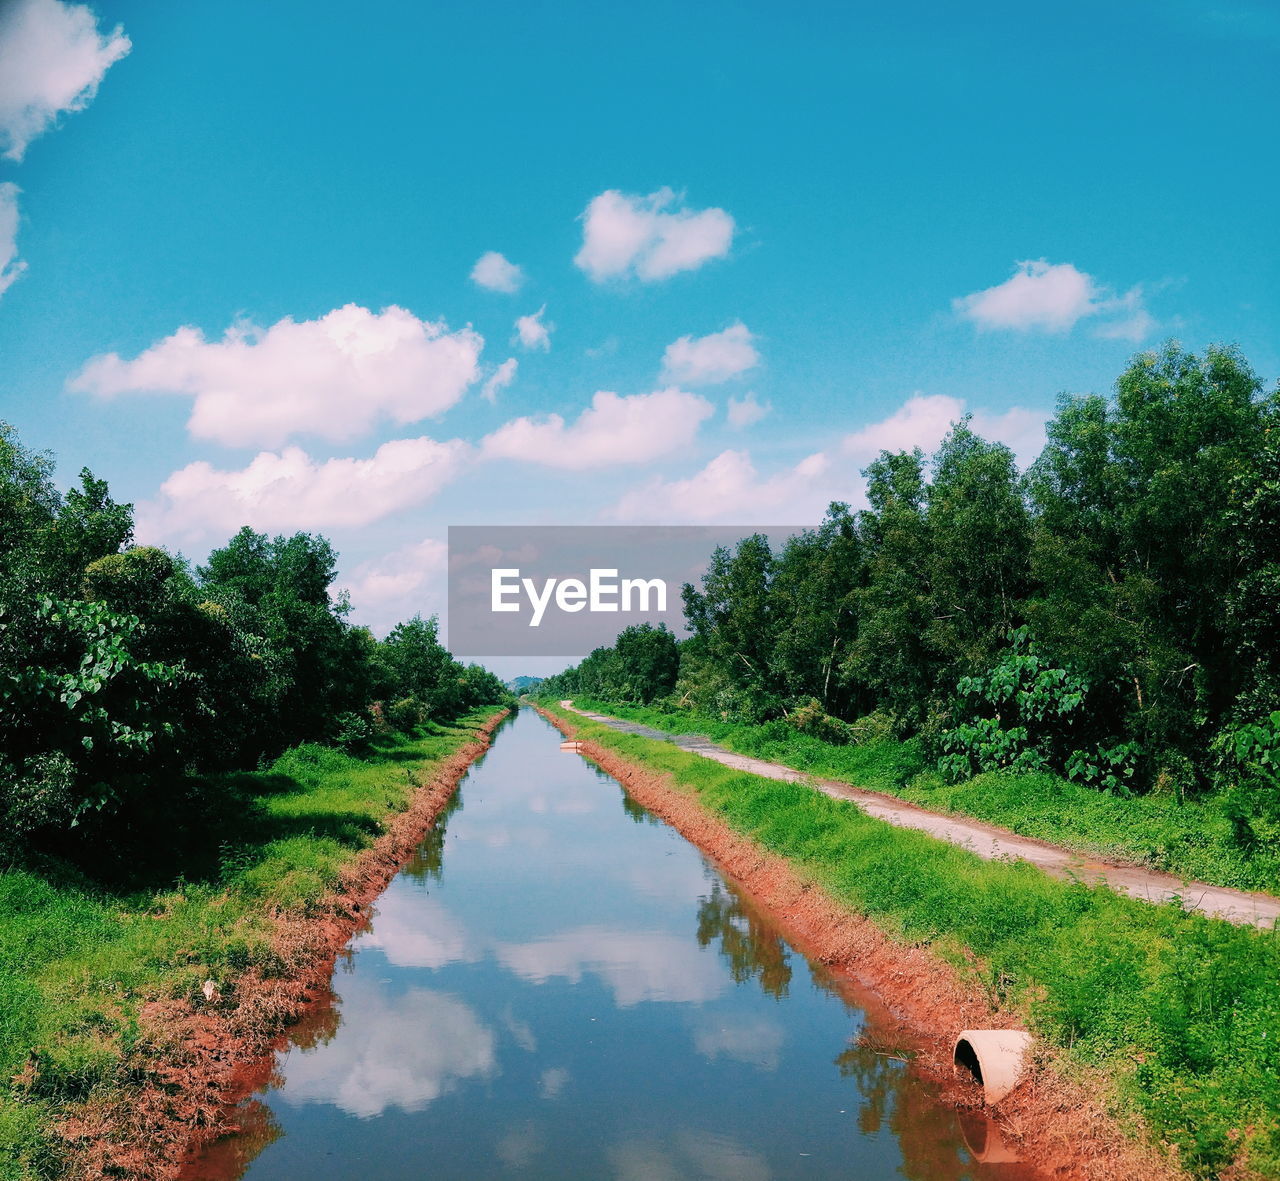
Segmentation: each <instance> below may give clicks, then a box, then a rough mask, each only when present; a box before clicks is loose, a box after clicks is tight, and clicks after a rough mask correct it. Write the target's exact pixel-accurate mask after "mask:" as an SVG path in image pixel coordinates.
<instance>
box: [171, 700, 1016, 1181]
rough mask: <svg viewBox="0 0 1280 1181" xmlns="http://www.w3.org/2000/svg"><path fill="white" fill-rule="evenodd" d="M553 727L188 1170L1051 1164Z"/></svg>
mask: <svg viewBox="0 0 1280 1181" xmlns="http://www.w3.org/2000/svg"><path fill="white" fill-rule="evenodd" d="M560 737H561V736H560V734H559V732H558V731H556V730H554V729H553V728H552V727H551V726H550V725H549V724H548V723H547V722H545V721H544V720H543V719H542V718H540V717H539V716H538V715H537V714H535V713H533V712H532V711H531V710H521V711H520V713H519V714H518V715H517V717H516V718H515V719H514V720H512V721H509V722H508V723H506V724H504V726H503V727H502V728H501V729H500V730H499V732H498V733H497V735H496V737H495V741H494V744H493V747H492V748H491V749H490V751H489V752H488V753H487V754H486V755H485V757H484V758H483V759H482V760H481V761H479V762H477V763H476V764H475V765H474V766H473V767H472V769H471V771H470V772H469V773H468V775H467V776H466V778H465V780H464V781H463V783H462V786H461V789H460V791H459V793H458V794H457V796H456V797H455V799H454V801H453V804H452V807H451V809H450V811H449V813H448V815H447V816H446V817H444V818H442V822H441V823H440V824H439V825H438V826H437V828H436V829H435V830H434V831H433V832H432V834H431V835H430V836H429V838H428V839H427V841H426V842H424V844H423V845H422V846H421V848H420V849H419V851H418V854H417V856H416V857H415V858H414V859H413V861H411V862H410V864H409V865H407V866H406V867H405V869H404V870H403V871H402V872H401V873H400V875H399V876H398V877H397V878H396V879H395V881H394V882H393V883H392V884H391V886H390V887H389V889H388V890H387V891H386V893H385V894H384V895H383V896H382V897H381V898H380V899H379V901H378V903H377V909H376V914H375V916H374V918H373V922H372V925H371V927H370V928H369V929H368V930H366V931H365V932H364V933H362V934H361V935H359V936H357V937H356V938H355V939H354V940H353V942H352V944H351V946H350V949H349V952H348V953H347V954H346V955H344V956H343V958H342V959H340V961H339V964H338V970H337V972H336V973H335V976H334V981H333V991H334V994H335V996H334V1000H333V1003H332V1004H331V1005H329V1006H325V1007H324V1008H323V1009H322V1011H321V1012H319V1013H318V1014H317V1015H316V1016H315V1018H314V1019H313V1020H312V1021H311V1022H310V1023H309V1024H308V1025H307V1026H306V1027H304V1028H301V1029H299V1030H297V1031H295V1034H294V1039H293V1044H292V1045H291V1047H290V1048H289V1049H288V1050H287V1051H283V1052H281V1054H280V1055H279V1057H278V1061H277V1064H276V1070H275V1073H274V1075H273V1078H272V1081H271V1084H270V1085H269V1086H268V1088H267V1089H266V1090H265V1091H264V1092H263V1093H261V1094H260V1095H258V1096H256V1097H255V1098H253V1099H252V1100H250V1101H249V1102H248V1103H247V1104H246V1105H245V1107H244V1111H243V1112H242V1119H241V1122H242V1124H243V1128H244V1130H243V1132H242V1133H241V1134H240V1135H239V1136H237V1137H233V1138H229V1139H228V1140H225V1141H223V1142H221V1143H219V1144H217V1145H215V1146H213V1148H211V1149H210V1151H209V1152H208V1153H207V1154H206V1156H205V1158H204V1159H203V1160H202V1161H201V1162H200V1163H199V1164H198V1166H197V1167H196V1168H195V1169H194V1170H193V1171H192V1173H191V1174H190V1176H191V1178H192V1179H195V1178H200V1179H204V1181H213V1179H215V1178H216V1179H219V1181H226V1179H229V1178H239V1177H245V1178H249V1179H251V1181H275V1179H279V1181H298V1179H300V1178H307V1179H308V1181H326V1179H329V1178H333V1179H335V1181H336V1179H338V1178H342V1179H343V1181H347V1179H351V1178H357V1179H359V1181H381V1179H383V1178H386V1179H391V1178H395V1179H396V1181H403V1179H404V1178H452V1179H458V1181H463V1179H465V1181H480V1179H483V1178H498V1177H521V1178H555V1179H557V1181H564V1179H573V1181H588V1179H596V1178H616V1179H617V1181H669V1179H674V1178H708V1179H712V1181H766V1179H769V1178H777V1179H779V1181H781V1179H789V1178H837V1177H839V1178H845V1177H848V1178H859V1179H862V1181H878V1179H880V1178H901V1177H908V1178H913V1179H917V1181H959V1179H960V1178H975V1179H976V1178H1001V1179H1002V1181H1009V1179H1012V1178H1014V1177H1017V1178H1019V1179H1022V1178H1026V1177H1029V1176H1031V1175H1032V1174H1029V1173H1028V1172H1026V1171H1025V1170H1023V1169H1022V1168H1021V1167H1020V1166H1016V1165H1015V1166H1010V1165H991V1164H979V1163H977V1161H976V1160H975V1159H974V1157H973V1155H972V1153H971V1151H970V1150H969V1149H968V1147H967V1143H966V1140H965V1135H964V1133H965V1131H967V1132H968V1134H969V1138H970V1140H971V1141H972V1142H973V1143H974V1144H975V1145H978V1144H979V1140H980V1138H981V1137H983V1136H984V1135H985V1130H984V1129H982V1128H978V1129H976V1130H975V1129H973V1128H966V1129H963V1130H962V1128H961V1126H960V1122H959V1120H958V1118H957V1116H956V1115H955V1113H954V1112H952V1111H951V1110H950V1109H948V1108H946V1107H943V1106H941V1105H939V1104H938V1103H936V1102H935V1100H934V1097H933V1095H932V1093H931V1092H930V1091H929V1089H928V1088H927V1086H925V1085H924V1084H922V1083H921V1082H919V1081H918V1080H915V1079H912V1078H911V1077H910V1076H909V1075H908V1074H907V1073H906V1068H905V1066H904V1064H903V1063H902V1062H900V1061H898V1060H897V1059H895V1058H894V1057H893V1056H892V1055H893V1053H894V1048H893V1047H892V1045H888V1044H881V1045H877V1042H876V1036H875V1016H874V1004H872V1003H870V1002H869V1001H868V1000H867V999H866V998H863V1001H862V1003H861V1004H859V1003H857V1001H856V999H855V998H854V997H853V996H852V995H851V994H850V993H849V992H848V990H847V987H846V988H845V990H844V993H843V995H842V992H841V991H840V990H839V988H838V986H837V984H836V982H835V981H833V980H832V979H831V978H830V977H829V976H827V975H825V974H824V972H823V970H822V968H821V966H820V965H814V964H810V963H808V962H807V961H806V960H805V959H804V958H803V956H801V955H800V954H799V953H798V952H796V951H794V950H793V949H791V948H789V947H788V945H787V944H786V943H785V941H784V940H783V939H782V938H781V937H780V936H779V935H778V934H777V933H776V931H775V930H774V929H773V927H772V926H771V924H770V923H769V921H768V919H767V918H766V917H765V916H763V915H761V914H760V913H758V912H757V911H756V910H755V909H754V908H753V907H752V905H751V902H750V900H749V899H746V898H743V897H742V896H741V894H740V893H739V892H738V891H736V890H735V889H734V888H733V887H732V886H730V885H728V884H727V883H726V882H725V881H724V880H723V879H722V878H721V877H720V876H719V875H718V874H717V872H716V871H715V869H714V868H712V867H711V866H710V865H709V864H708V863H707V862H706V861H705V860H704V858H703V857H702V856H701V854H700V853H699V852H698V850H697V849H695V848H694V847H693V846H692V845H690V844H689V843H688V842H686V841H685V840H684V839H683V838H682V837H680V836H679V835H678V834H677V833H675V832H674V831H673V830H672V829H670V828H668V827H666V826H665V825H664V824H662V823H661V822H659V821H658V820H657V819H656V818H655V817H653V816H651V815H650V814H649V813H648V812H646V811H644V809H642V808H640V807H639V806H638V805H636V804H635V803H633V802H632V801H631V800H630V799H629V798H628V797H627V796H625V795H624V794H623V792H622V790H621V788H620V787H619V786H618V784H617V782H616V781H615V780H613V779H611V778H609V777H608V776H606V775H604V774H603V773H601V772H599V771H598V770H596V769H595V768H594V767H593V766H592V765H591V764H589V763H587V762H585V761H584V760H583V759H582V758H580V757H579V756H578V755H574V754H564V753H561V751H560V750H559V743H560ZM868 1010H872V1012H871V1013H870V1015H869V1012H868ZM978 1151H983V1150H982V1149H981V1148H979V1149H978ZM988 1151H990V1149H988ZM995 1155H999V1154H998V1153H996V1154H995Z"/></svg>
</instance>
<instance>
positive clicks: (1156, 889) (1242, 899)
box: [560, 701, 1280, 927]
mask: <svg viewBox="0 0 1280 1181" xmlns="http://www.w3.org/2000/svg"><path fill="white" fill-rule="evenodd" d="M560 704H561V706H562V707H564V708H565V709H568V710H572V711H573V712H574V713H576V714H578V715H580V716H581V717H584V718H590V719H591V720H592V721H595V722H602V723H604V725H606V726H611V727H612V728H613V729H615V730H620V731H622V732H623V733H625V734H636V735H639V736H640V737H642V738H657V739H661V740H662V741H665V742H671V743H674V744H675V745H676V746H678V747H680V748H681V749H682V750H687V751H691V752H692V753H693V754H696V755H702V757H703V758H707V759H714V760H715V761H716V762H717V763H723V764H724V765H725V766H726V767H733V768H734V769H736V770H739V771H750V772H751V773H752V774H753V775H763V776H764V777H765V778H767V779H784V780H788V781H790V782H793V783H808V784H811V785H812V786H813V787H815V788H817V790H818V791H820V792H823V793H824V794H825V795H829V796H831V797H833V798H834V799H837V800H848V801H849V802H850V803H853V804H856V805H857V806H858V807H859V808H861V809H862V810H863V811H864V812H866V813H867V814H868V815H871V816H876V817H879V818H880V819H881V820H887V821H888V822H889V823H890V824H896V825H897V826H898V827H900V828H915V829H919V830H920V831H921V832H926V833H928V834H929V835H930V836H933V837H939V838H940V839H942V840H944V841H950V842H951V843H952V844H953V845H961V846H963V847H964V848H966V849H969V850H971V851H972V852H974V853H976V854H977V855H978V856H979V857H983V858H985V859H986V860H988V861H994V860H995V859H997V858H999V857H1013V858H1017V859H1019V860H1022V861H1029V862H1031V864H1032V865H1038V866H1039V867H1040V868H1041V869H1043V870H1045V872H1047V873H1051V874H1054V875H1055V876H1057V877H1061V878H1079V879H1081V880H1083V881H1087V882H1105V883H1106V884H1107V885H1108V886H1110V887H1111V888H1112V889H1113V890H1118V891H1119V892H1120V893H1122V894H1131V895H1132V896H1133V897H1134V898H1141V899H1143V901H1146V902H1168V901H1170V900H1171V899H1174V898H1177V899H1178V900H1179V901H1180V902H1181V903H1182V906H1183V908H1184V909H1186V910H1195V911H1201V912H1202V913H1204V914H1207V915H1212V916H1213V917H1215V918H1222V919H1227V920H1229V921H1230V922H1233V923H1242V924H1243V923H1251V924H1253V925H1254V926H1256V927H1273V926H1275V924H1276V921H1277V919H1280V898H1274V897H1272V896H1271V895H1269V894H1250V893H1247V892H1245V891H1244V890H1230V889H1227V888H1226V887H1225V886H1210V885H1208V884H1206V883H1205V882H1186V881H1183V880H1182V879H1181V878H1176V877H1174V876H1173V875H1172V874H1167V873H1158V872H1156V871H1155V870H1149V869H1143V868H1142V867H1141V866H1137V865H1125V864H1111V863H1108V862H1104V861H1094V860H1089V859H1088V858H1086V857H1084V856H1082V855H1081V854H1079V853H1073V852H1072V851H1070V850H1069V849H1063V848H1060V847H1058V846H1057V845H1050V844H1048V843H1047V842H1045V841H1038V840H1036V839H1035V838H1033V837H1024V836H1019V835H1018V834H1017V833H1015V832H1010V831H1009V830H1008V829H1006V828H997V827H996V826H995V825H994V824H984V823H983V822H982V821H981V820H964V819H960V818H957V817H955V816H943V815H941V814H939V813H937V812H929V811H927V810H926V809H924V808H920V807H917V806H916V805H915V804H908V803H906V802H905V801H904V800H899V799H897V798H895V797H894V796H890V795H884V794H882V793H881V792H876V791H867V790H865V789H864V788H859V787H850V786H849V785H848V784H847V783H841V782H839V781H838V780H835V779H816V778H814V777H813V776H811V775H806V774H805V773H804V772H802V771H797V770H795V769H794V768H793V767H787V766H784V765H783V764H782V763H770V762H767V761H766V760H765V759H756V758H752V757H750V756H749V755H740V754H738V753H736V752H735V751H731V750H727V749H726V748H725V747H723V746H717V745H716V744H715V743H714V742H711V741H710V740H709V739H707V738H704V737H703V736H702V735H700V734H669V733H667V732H666V731H665V730H655V729H653V728H652V727H651V726H642V725H640V724H639V723H638V722H628V721H624V720H623V719H621V718H612V717H609V716H608V715H606V714H597V713H591V712H589V711H587V710H582V709H576V708H574V706H573V705H571V704H570V703H569V702H567V701H562V702H561V703H560Z"/></svg>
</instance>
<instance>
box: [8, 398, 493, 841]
mask: <svg viewBox="0 0 1280 1181" xmlns="http://www.w3.org/2000/svg"><path fill="white" fill-rule="evenodd" d="M52 468H53V465H52V461H51V459H50V458H49V457H48V456H46V455H40V454H36V453H33V452H31V451H29V450H27V449H26V448H24V447H23V446H22V445H21V443H20V442H19V441H18V439H17V436H16V433H15V432H14V430H13V428H12V427H10V426H9V425H7V424H3V423H0V853H3V852H5V851H7V852H8V854H9V855H10V856H12V855H14V853H15V852H16V851H18V850H19V849H21V848H24V847H29V846H31V845H32V844H33V843H34V844H39V843H40V842H41V840H43V839H44V837H45V836H53V835H56V834H65V832H66V831H67V829H68V827H69V826H73V825H76V824H78V823H80V822H81V821H83V820H85V819H87V817H88V815H89V814H92V815H94V816H95V817H97V818H98V819H97V820H95V825H96V826H98V827H101V825H102V824H103V823H107V827H108V829H109V822H108V821H104V820H103V819H102V818H104V817H106V818H109V817H110V816H111V815H113V814H115V813H117V812H121V814H123V812H122V809H125V805H126V804H127V805H128V808H129V809H132V810H133V811H134V812H135V813H139V812H142V811H145V810H146V809H147V807H148V804H149V801H150V802H151V804H154V805H156V806H159V805H161V804H163V803H165V802H166V801H168V800H169V798H170V797H172V796H174V794H175V793H174V780H175V778H181V777H182V776H185V775H188V774H190V773H192V772H202V771H215V770H225V769H232V768H238V767H252V766H254V765H256V764H257V763H258V762H259V761H260V760H261V759H263V758H265V757H271V756H273V755H275V754H278V753H279V752H280V751H281V750H283V749H284V748H286V747H288V746H291V745H294V744H297V743H301V742H335V741H343V742H346V743H348V744H357V745H358V744H359V743H361V742H364V741H368V740H369V739H371V738H372V737H373V736H374V735H375V733H376V732H377V730H378V729H379V728H382V729H387V728H390V727H394V726H397V725H399V726H400V728H403V729H412V728H413V727H414V726H417V725H420V724H421V723H422V722H423V721H425V720H427V719H443V720H448V719H450V718H453V717H456V716H458V714H460V713H462V712H464V711H466V710H468V709H471V708H474V707H475V706H477V705H480V704H485V703H488V702H497V701H500V700H502V699H503V698H504V697H505V696H506V693H505V690H504V688H503V686H502V685H501V683H500V682H499V681H498V680H497V678H496V677H494V676H493V675H492V674H491V673H488V672H487V671H485V670H484V669H480V668H477V667H475V666H472V667H470V668H463V666H461V665H460V664H458V663H457V662H456V661H454V660H453V659H452V657H450V655H449V653H448V652H446V651H445V650H444V648H443V647H442V646H441V645H440V644H439V642H438V640H437V638H436V622H435V620H434V619H431V620H429V621H423V620H420V619H414V620H412V621H410V622H409V623H407V624H401V625H400V626H399V627H398V628H396V629H395V630H394V631H393V632H392V634H391V636H389V637H388V639H387V640H386V641H384V642H381V643H380V642H378V641H377V640H376V639H375V638H374V637H373V636H372V635H371V634H370V633H369V632H368V631H367V630H366V629H364V628H358V627H353V626H351V625H350V624H349V623H348V622H347V613H348V606H347V603H346V601H345V599H344V598H342V597H337V598H335V597H334V596H333V594H332V589H331V588H332V584H333V580H334V577H335V572H336V555H335V554H334V552H333V549H332V547H331V546H330V545H329V543H328V542H327V541H326V540H325V539H324V538H323V537H319V536H315V535H311V534H306V533H299V534H295V535H294V536H292V537H275V538H269V537H267V536H266V535H264V534H261V533H255V532H254V531H252V530H250V529H247V528H246V529H242V530H241V531H240V532H239V533H238V534H236V536H235V537H234V538H232V539H231V540H230V541H229V542H228V543H227V545H226V546H224V547H222V548H221V549H217V550H214V551H213V553H211V554H210V556H209V559H208V562H207V564H206V565H204V566H202V567H200V568H198V569H197V570H196V571H195V572H194V573H193V572H192V571H191V570H189V569H188V568H187V566H186V565H185V564H184V563H183V562H182V561H181V560H180V559H177V558H175V557H173V556H172V555H170V554H169V553H167V552H165V551H164V550H162V549H159V548H156V547H153V546H133V545H131V542H132V538H133V512H132V506H131V505H127V504H123V505H122V504H117V503H116V502H114V501H113V500H112V499H111V497H110V494H109V491H108V488H107V485H106V483H105V482H104V481H102V480H99V479H97V478H95V477H94V476H93V475H92V473H90V472H88V471H87V470H86V471H84V472H82V473H81V477H80V483H79V486H78V487H76V488H74V489H72V490H71V491H70V492H68V493H67V494H66V495H65V496H63V495H61V494H59V492H58V490H57V489H56V487H55V486H54V484H53V482H52ZM406 700H407V701H409V702H410V703H411V707H410V708H407V709H404V708H402V709H400V710H398V711H397V710H396V709H392V708H388V707H387V705H386V704H385V703H388V702H390V703H396V702H403V701H406ZM42 834H44V836H42Z"/></svg>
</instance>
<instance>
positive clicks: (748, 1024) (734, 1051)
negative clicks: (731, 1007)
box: [693, 1015, 786, 1070]
mask: <svg viewBox="0 0 1280 1181" xmlns="http://www.w3.org/2000/svg"><path fill="white" fill-rule="evenodd" d="M713 1016H714V1015H713ZM722 1020H724V1021H725V1023H726V1024H724V1025H721V1024H720V1023H719V1022H718V1021H709V1022H708V1023H707V1024H704V1025H703V1026H702V1027H701V1028H699V1029H696V1030H695V1031H694V1034H693V1044H694V1047H695V1048H696V1049H697V1051H698V1053H699V1054H701V1055H702V1056H703V1057H704V1058H709V1059H711V1060H712V1061H714V1060H715V1059H717V1058H719V1057H721V1056H723V1057H725V1058H732V1059H734V1060H735V1061H737V1062H745V1063H746V1064H747V1065H748V1066H758V1067H759V1068H760V1069H761V1070H777V1069H778V1066H779V1064H780V1063H781V1061H782V1047H783V1044H784V1043H785V1041H786V1033H785V1032H784V1030H783V1028H782V1026H781V1025H779V1024H778V1023H777V1022H774V1021H770V1020H768V1019H767V1018H764V1017H756V1018H748V1019H745V1020H744V1019H743V1018H741V1017H727V1016H726V1017H724V1018H722Z"/></svg>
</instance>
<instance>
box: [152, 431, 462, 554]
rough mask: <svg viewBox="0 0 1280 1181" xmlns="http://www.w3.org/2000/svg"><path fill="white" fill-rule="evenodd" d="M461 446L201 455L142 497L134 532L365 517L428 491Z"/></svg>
mask: <svg viewBox="0 0 1280 1181" xmlns="http://www.w3.org/2000/svg"><path fill="white" fill-rule="evenodd" d="M468 450H469V449H468V447H467V445H466V444H465V443H463V442H461V441H460V440H457V439H454V440H452V441H451V442H448V443H438V442H436V441H435V440H434V439H429V438H427V437H426V436H423V437H422V438H419V439H397V440H394V441H393V442H390V443H384V444H383V445H382V446H381V447H379V448H378V450H377V451H375V452H374V453H373V455H372V456H370V457H369V458H368V459H330V460H327V461H325V462H323V463H317V462H315V461H314V460H312V459H311V458H310V456H308V455H307V453H306V452H305V451H303V450H302V449H301V448H298V447H287V448H285V449H284V451H282V452H280V453H278V454H277V453H276V452H272V451H263V452H261V453H260V454H259V455H257V456H256V457H255V458H254V459H253V460H252V461H251V462H250V463H249V465H248V466H247V467H244V468H241V469H239V470H233V471H226V470H222V469H219V468H215V467H213V465H212V464H209V463H206V462H205V461H204V460H200V461H198V462H196V463H191V464H188V465H187V466H186V467H184V468H181V469H180V470H179V471H176V472H174V473H173V475H171V476H170V477H169V478H168V479H167V480H166V481H165V482H164V483H163V484H162V485H161V486H160V493H159V496H158V497H157V499H156V500H155V501H152V502H150V503H147V504H144V505H141V506H140V507H139V514H138V518H139V520H138V526H139V529H138V531H139V534H140V535H145V536H147V537H149V538H152V539H155V540H166V541H175V540H180V539H183V538H186V537H197V536H205V535H208V534H214V535H224V536H225V535H227V534H229V533H233V532H235V531H236V530H238V529H239V528H241V526H244V525H250V526H252V527H253V528H254V529H258V530H261V531H263V532H269V533H275V532H282V533H288V532H292V531H294V530H298V529H319V530H328V529H336V528H344V527H345V528H351V527H357V526H361V525H368V524H369V523H370V522H372V521H376V520H378V519H379V518H381V517H385V516H386V515H387V514H389V513H393V512H395V511H396V510H398V509H402V508H408V507H410V506H411V505H416V504H421V503H422V502H423V501H425V500H428V499H429V498H430V497H432V496H433V495H435V493H436V492H438V491H439V490H440V489H441V488H442V487H444V485H445V484H447V483H448V482H449V481H450V480H451V479H452V478H453V477H454V476H455V475H456V474H457V472H458V471H459V469H460V468H461V466H462V464H463V462H464V460H465V458H466V455H467V452H468Z"/></svg>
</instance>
